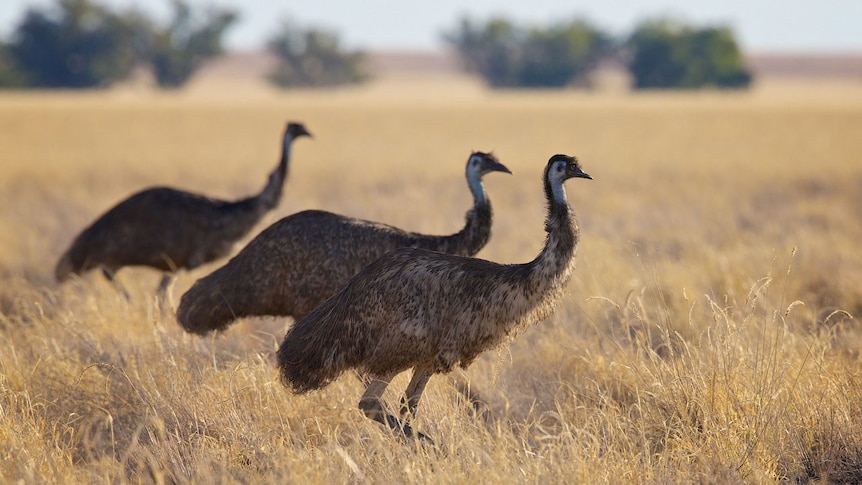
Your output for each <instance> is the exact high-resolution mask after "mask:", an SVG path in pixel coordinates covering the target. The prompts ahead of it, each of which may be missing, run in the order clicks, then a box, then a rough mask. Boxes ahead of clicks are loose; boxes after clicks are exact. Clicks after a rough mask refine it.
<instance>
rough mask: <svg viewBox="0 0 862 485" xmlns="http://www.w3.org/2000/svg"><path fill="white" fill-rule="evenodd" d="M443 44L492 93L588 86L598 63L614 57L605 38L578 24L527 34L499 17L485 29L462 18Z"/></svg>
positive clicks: (527, 31)
mask: <svg viewBox="0 0 862 485" xmlns="http://www.w3.org/2000/svg"><path fill="white" fill-rule="evenodd" d="M444 40H446V42H448V43H449V44H451V45H453V46H454V47H455V49H456V50H457V51H458V53H459V55H460V57H461V60H462V63H463V64H464V66H465V67H466V69H467V70H468V71H471V72H475V73H477V74H479V75H480V76H481V77H482V78H483V79H484V80H485V82H487V83H488V85H489V86H491V87H494V88H504V87H543V88H559V87H564V86H567V85H570V84H581V85H587V84H588V83H589V76H590V74H591V73H592V72H593V70H594V69H595V67H596V66H597V65H598V63H599V62H600V61H601V60H602V59H603V58H604V57H606V56H608V55H610V54H611V53H612V52H613V43H612V41H611V39H610V37H609V36H607V35H605V34H604V33H602V32H601V31H599V30H598V29H596V28H594V27H592V26H591V25H590V24H589V23H587V22H586V21H583V20H577V19H576V20H573V21H570V22H566V23H558V24H555V25H551V26H550V27H541V28H540V27H534V28H530V29H526V28H522V27H519V26H516V25H514V24H513V23H512V22H510V21H509V20H506V19H503V18H492V19H490V20H488V21H487V22H485V23H484V24H477V23H475V22H474V21H472V20H471V19H469V18H462V19H461V21H460V23H459V25H458V27H457V28H456V29H455V30H453V31H451V32H447V33H444Z"/></svg>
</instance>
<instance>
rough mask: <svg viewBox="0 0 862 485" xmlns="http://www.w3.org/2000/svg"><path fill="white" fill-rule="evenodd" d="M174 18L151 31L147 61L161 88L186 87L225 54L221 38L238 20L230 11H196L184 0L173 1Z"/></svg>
mask: <svg viewBox="0 0 862 485" xmlns="http://www.w3.org/2000/svg"><path fill="white" fill-rule="evenodd" d="M173 7H174V16H173V20H172V21H171V23H170V24H169V25H167V26H165V27H153V28H152V33H151V38H150V40H149V43H150V47H149V52H150V53H149V59H150V64H151V65H152V68H153V75H154V76H155V79H156V82H157V83H158V85H159V86H161V87H166V88H175V87H179V86H182V85H183V84H185V83H186V82H187V81H188V80H189V79H190V78H191V77H192V75H194V73H195V72H197V70H198V69H200V67H201V66H202V65H203V64H204V63H205V62H206V61H208V60H210V59H212V58H213V57H216V56H219V55H221V54H222V53H223V52H224V49H223V47H222V37H223V36H224V33H225V32H226V31H227V29H228V28H229V27H230V26H231V25H232V24H233V23H234V22H235V21H236V20H237V18H238V17H237V14H236V12H234V11H231V10H221V9H217V8H215V7H208V8H206V9H205V10H203V11H195V10H193V9H192V7H191V6H189V5H188V4H187V3H186V2H184V1H183V0H173Z"/></svg>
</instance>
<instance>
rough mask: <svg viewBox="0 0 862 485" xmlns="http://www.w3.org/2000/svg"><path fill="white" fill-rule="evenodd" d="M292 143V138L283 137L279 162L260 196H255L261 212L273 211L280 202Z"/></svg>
mask: <svg viewBox="0 0 862 485" xmlns="http://www.w3.org/2000/svg"><path fill="white" fill-rule="evenodd" d="M292 141H293V138H292V137H291V136H285V137H284V144H283V145H282V148H281V160H279V162H278V166H277V167H275V170H273V171H272V172H271V173H270V174H269V178H268V179H267V182H266V186H264V188H263V190H262V191H261V193H260V195H258V196H257V199H258V203H259V205H260V206H261V210H262V211H263V212H266V211H268V210H272V209H274V208H275V207H276V206H277V205H278V203H279V201H281V194H282V192H283V191H284V181H285V180H286V179H287V172H288V168H289V164H290V146H291V142H292Z"/></svg>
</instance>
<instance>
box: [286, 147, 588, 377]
mask: <svg viewBox="0 0 862 485" xmlns="http://www.w3.org/2000/svg"><path fill="white" fill-rule="evenodd" d="M560 167H567V172H566V174H567V175H565V176H564V175H560V174H559V173H558V170H557V169H559V168H560ZM569 171H570V172H571V173H574V175H571V174H570V173H569ZM554 172H557V173H556V174H555V173H554ZM570 177H586V178H589V176H588V175H586V174H584V173H583V172H582V171H581V170H580V167H579V165H578V163H577V160H576V159H574V158H572V157H565V156H561V155H557V156H555V157H552V158H551V160H550V161H549V163H548V166H547V167H546V169H545V174H544V186H545V195H546V197H547V199H548V216H547V219H546V224H545V229H546V231H547V238H546V241H545V246H544V248H543V250H542V251H541V253H540V254H539V255H538V256H537V257H536V258H535V259H534V260H533V261H530V262H528V263H524V264H510V265H501V264H497V263H493V262H490V261H485V260H481V259H476V258H468V257H461V256H455V255H449V254H443V253H439V252H434V251H428V250H422V249H410V248H405V249H398V250H395V251H392V252H389V253H387V254H386V255H384V256H383V257H381V258H380V259H378V260H377V261H376V262H374V263H373V264H371V265H370V266H368V267H366V268H365V269H363V270H362V271H361V272H359V273H358V274H357V275H356V276H355V277H353V278H352V279H351V280H350V281H349V283H348V284H347V285H345V286H344V287H343V288H342V289H341V290H339V291H338V292H337V293H336V294H334V295H333V296H332V297H330V298H328V299H327V300H325V301H324V302H322V303H321V304H320V305H318V306H317V307H316V308H315V309H314V310H313V311H312V312H311V313H309V314H308V315H307V316H306V317H305V318H303V319H302V320H300V321H299V322H298V323H297V324H296V325H294V326H293V328H292V329H291V330H290V331H289V332H288V333H287V335H286V336H285V339H284V342H283V343H282V344H281V346H280V348H279V351H278V362H279V366H280V368H281V375H282V380H283V382H284V383H285V384H286V385H288V386H289V387H291V388H292V389H293V390H294V391H296V392H306V391H309V390H313V389H319V388H321V387H323V386H325V385H326V384H328V383H329V382H331V381H332V380H334V379H336V378H337V377H338V376H339V375H340V374H341V373H342V372H344V371H346V370H348V369H351V368H355V369H357V370H359V371H360V372H362V373H364V374H367V375H370V376H391V375H394V374H395V373H398V372H401V371H403V370H407V369H409V368H416V369H425V370H430V371H431V372H433V373H445V372H449V371H451V370H452V369H453V368H454V367H455V366H456V365H460V366H464V367H466V366H467V365H469V364H470V363H471V362H472V361H473V360H474V359H475V358H476V357H477V356H478V355H479V354H480V353H481V352H483V351H485V350H488V349H490V348H493V347H495V346H496V345H499V344H500V343H501V342H503V341H504V340H505V339H507V338H511V337H513V336H514V335H515V334H516V333H517V332H518V331H520V330H522V329H524V328H526V327H527V326H529V325H531V324H533V323H535V322H538V321H540V320H542V319H545V318H547V317H549V316H550V315H551V314H552V312H553V310H554V307H555V305H556V304H557V303H558V301H559V300H560V298H561V296H562V293H563V290H564V288H565V286H566V283H567V282H568V281H569V279H570V277H571V274H572V271H573V269H574V255H575V248H576V246H577V243H578V234H579V232H578V225H577V221H576V220H575V217H574V214H573V213H572V212H571V211H570V209H569V207H568V204H567V203H566V201H565V192H564V190H563V188H562V182H563V181H564V180H565V179H566V178H570Z"/></svg>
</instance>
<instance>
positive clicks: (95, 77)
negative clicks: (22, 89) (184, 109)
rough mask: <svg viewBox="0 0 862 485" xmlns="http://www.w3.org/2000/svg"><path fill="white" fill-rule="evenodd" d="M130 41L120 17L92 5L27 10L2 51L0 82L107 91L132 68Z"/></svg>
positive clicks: (65, 1)
mask: <svg viewBox="0 0 862 485" xmlns="http://www.w3.org/2000/svg"><path fill="white" fill-rule="evenodd" d="M134 36H135V33H134V32H133V30H132V29H130V28H129V26H128V24H127V23H126V21H125V20H124V18H123V17H122V16H120V15H117V14H114V13H112V12H111V11H109V10H108V9H106V8H104V7H102V6H100V5H98V4H96V3H93V2H91V1H90V0H58V2H57V4H56V5H55V6H54V8H53V9H47V10H45V9H40V8H31V9H29V10H28V11H27V12H26V14H25V16H24V19H23V21H22V22H21V24H20V25H19V26H18V27H17V29H16V30H15V33H14V35H13V40H12V41H11V42H10V43H9V44H8V45H6V46H4V48H3V49H2V51H3V52H2V58H0V82H2V83H3V84H4V85H7V86H20V85H26V86H30V87H43V88H90V87H100V86H106V85H109V84H111V83H112V82H114V81H117V80H119V79H124V78H125V77H127V76H128V75H129V73H130V72H131V70H132V68H133V67H134V65H135V62H136V60H137V59H138V52H137V51H136V50H135V45H136V44H135V42H134V41H133V38H134Z"/></svg>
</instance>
